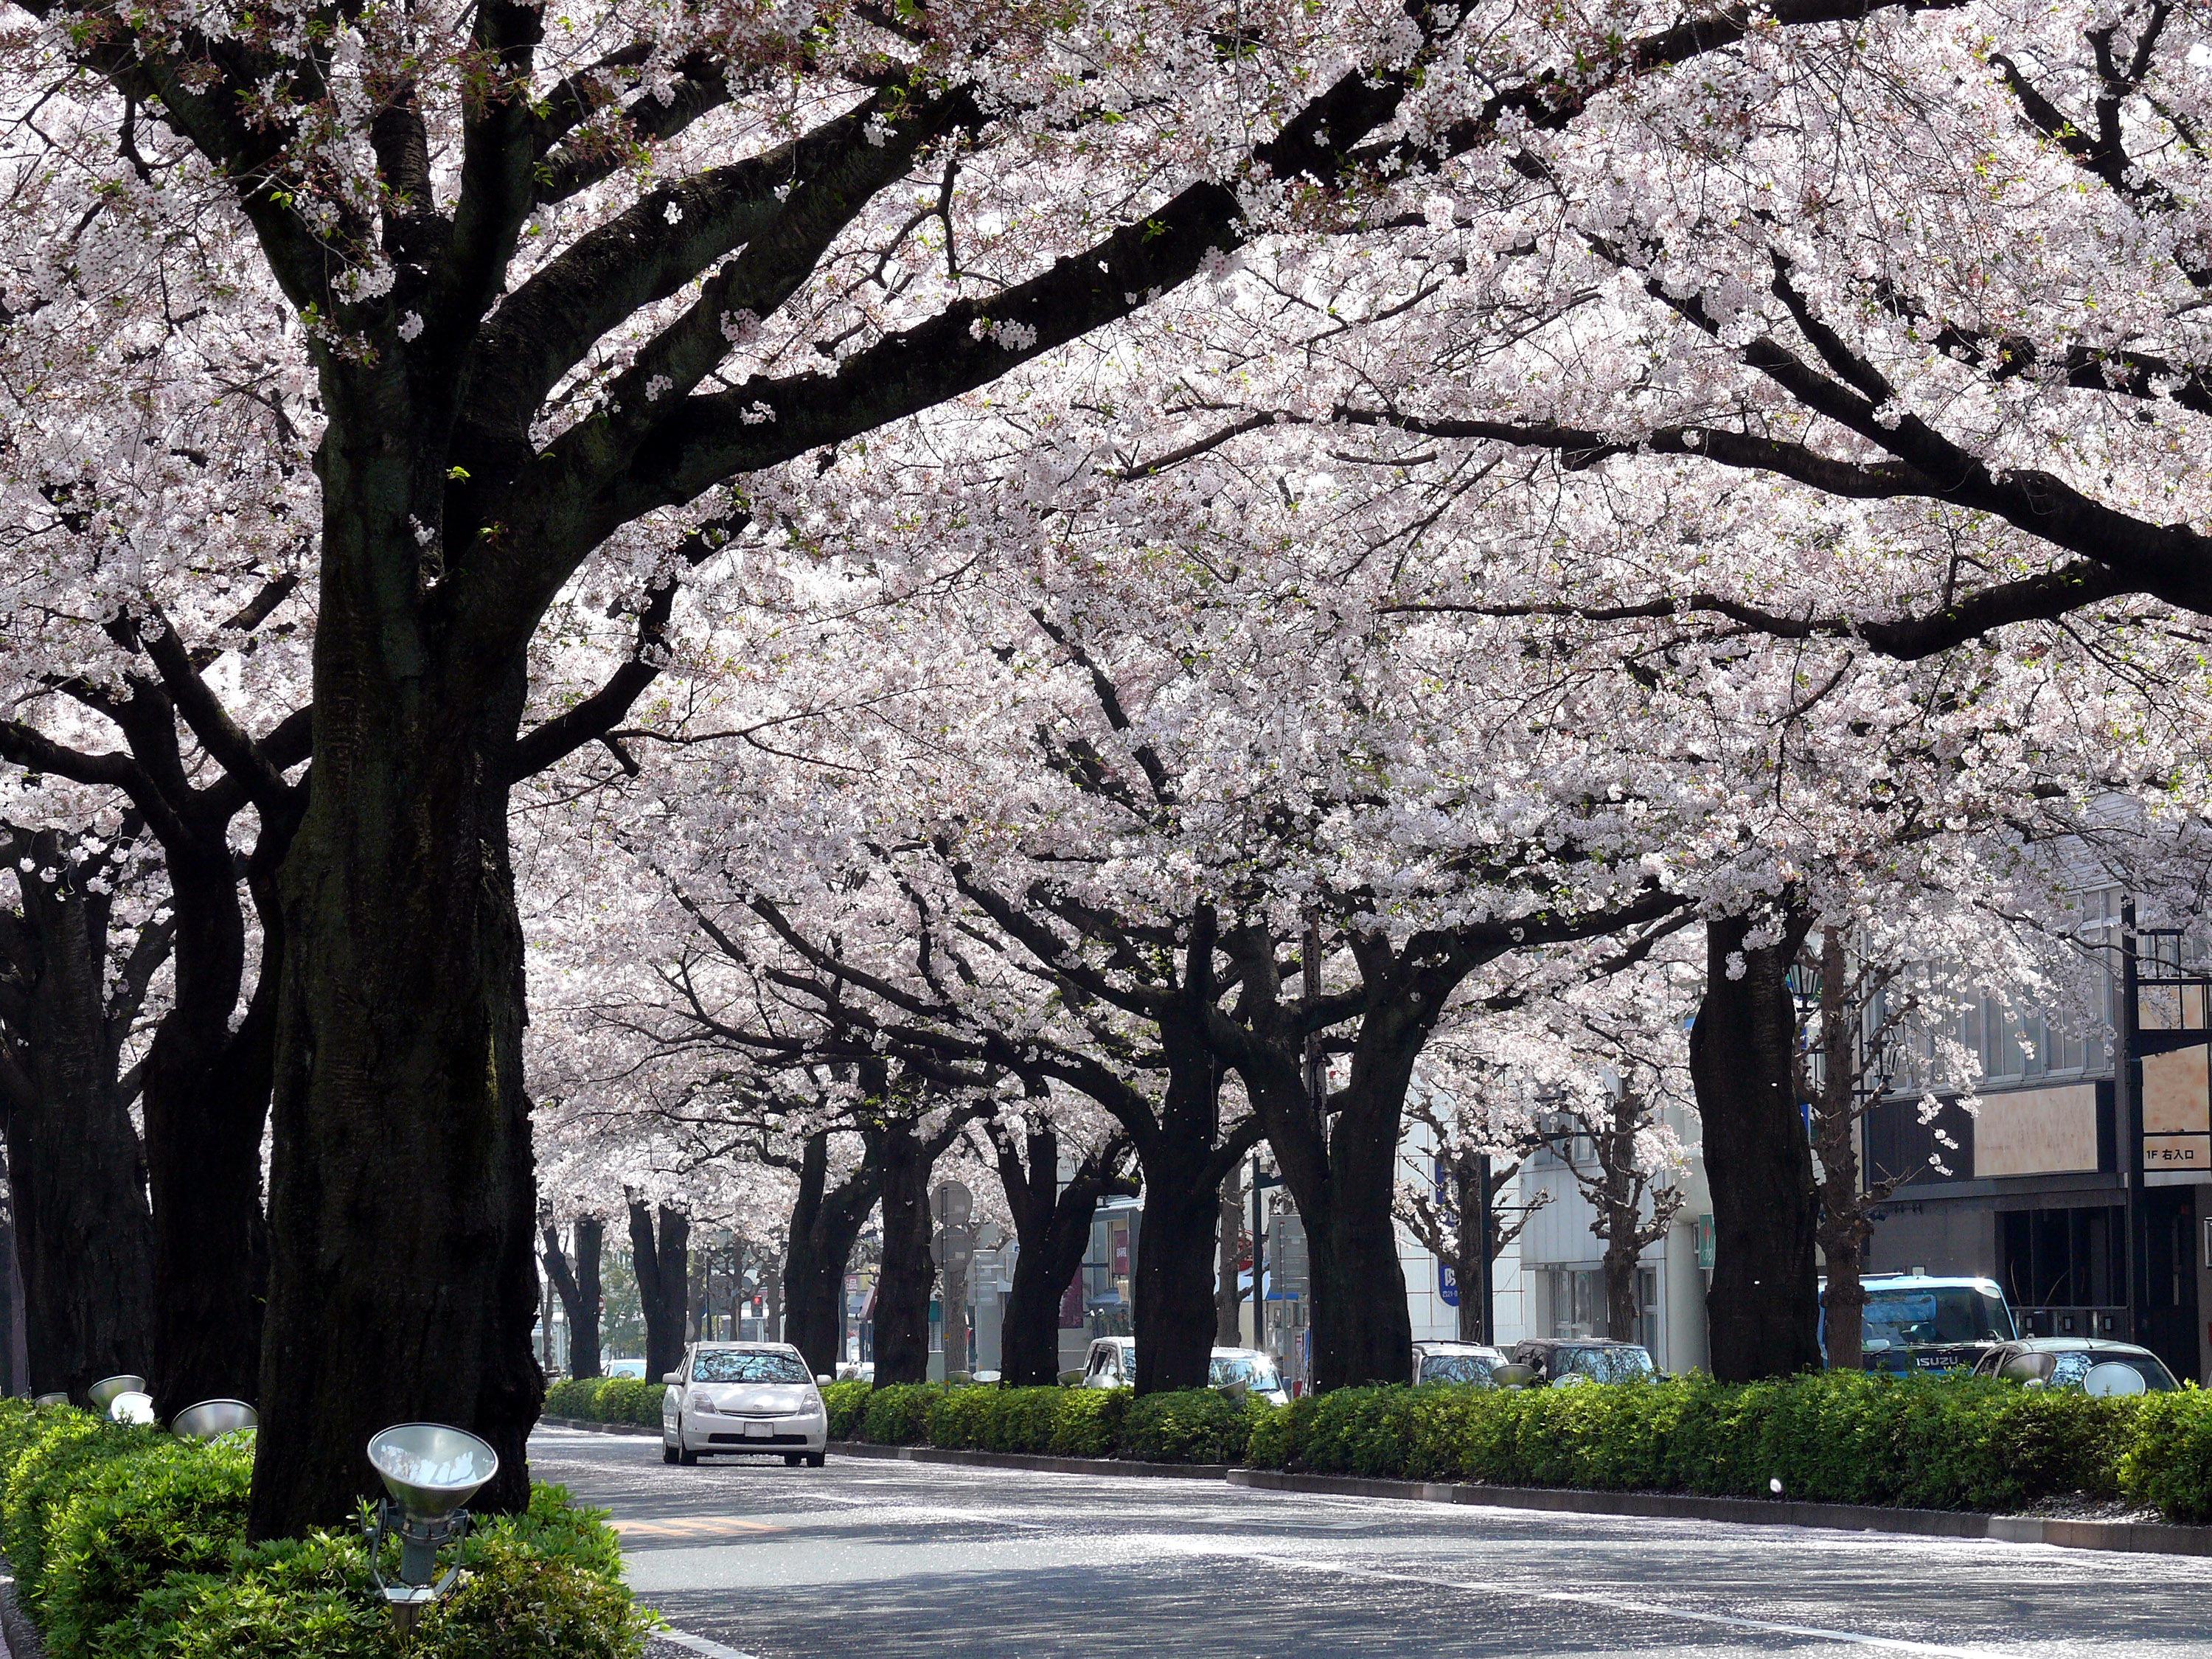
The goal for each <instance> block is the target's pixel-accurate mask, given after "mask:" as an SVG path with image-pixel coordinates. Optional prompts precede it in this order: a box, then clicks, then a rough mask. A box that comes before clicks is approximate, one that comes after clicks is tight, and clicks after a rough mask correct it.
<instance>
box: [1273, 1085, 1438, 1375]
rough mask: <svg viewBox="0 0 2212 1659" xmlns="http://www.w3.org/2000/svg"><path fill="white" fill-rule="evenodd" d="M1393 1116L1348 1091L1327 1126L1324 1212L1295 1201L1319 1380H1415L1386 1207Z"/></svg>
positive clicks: (1390, 1190)
mask: <svg viewBox="0 0 2212 1659" xmlns="http://www.w3.org/2000/svg"><path fill="white" fill-rule="evenodd" d="M1349 1093H1350V1091H1347V1094H1349ZM1401 1098H1402V1097H1401ZM1398 1121H1399V1114H1398V1113H1397V1111H1395V1110H1394V1109H1391V1108H1390V1103H1389V1102H1388V1101H1384V1100H1374V1099H1369V1100H1364V1101H1358V1102H1356V1103H1355V1102H1354V1101H1352V1100H1347V1102H1346V1105H1345V1107H1344V1109H1342V1110H1340V1112H1339V1113H1338V1114H1337V1115H1336V1121H1335V1122H1334V1124H1332V1125H1331V1126H1330V1134H1329V1160H1328V1162H1329V1170H1328V1183H1327V1185H1326V1187H1325V1188H1323V1189H1322V1194H1320V1198H1321V1202H1320V1203H1319V1204H1318V1205H1317V1206H1316V1208H1317V1209H1318V1210H1319V1211H1320V1213H1319V1214H1318V1215H1316V1214H1313V1213H1311V1212H1309V1210H1308V1208H1307V1205H1306V1202H1305V1201H1304V1200H1303V1199H1300V1200H1299V1202H1298V1212H1299V1214H1300V1216H1301V1217H1302V1218H1304V1221H1305V1225H1306V1250H1307V1255H1308V1257H1309V1260H1310V1263H1311V1267H1312V1273H1313V1375H1314V1386H1315V1388H1316V1389H1340V1388H1348V1387H1354V1386H1357V1385H1359V1384H1362V1383H1407V1382H1411V1381H1412V1380H1413V1316H1412V1314H1411V1312H1410V1311H1409V1310H1408V1309H1407V1304H1406V1269H1405V1264H1404V1263H1403V1262H1402V1261H1401V1260H1400V1259H1399V1255H1398V1232H1397V1227H1396V1225H1395V1221H1394V1219H1393V1217H1392V1204H1393V1200H1395V1196H1396V1192H1397V1184H1398V1182H1397V1154H1398V1134H1397V1130H1398ZM1292 1196H1293V1198H1297V1197H1298V1194H1296V1193H1295V1192H1294V1193H1293V1194H1292Z"/></svg>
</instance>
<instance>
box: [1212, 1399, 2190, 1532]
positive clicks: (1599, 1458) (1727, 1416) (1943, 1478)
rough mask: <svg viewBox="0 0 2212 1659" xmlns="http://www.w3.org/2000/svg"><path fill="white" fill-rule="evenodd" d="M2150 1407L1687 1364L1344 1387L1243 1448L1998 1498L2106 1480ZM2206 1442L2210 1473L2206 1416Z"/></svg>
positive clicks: (1555, 1478)
mask: <svg viewBox="0 0 2212 1659" xmlns="http://www.w3.org/2000/svg"><path fill="white" fill-rule="evenodd" d="M2196 1397H2197V1396H2195V1395H2193V1394H2187V1395H2171V1396H2166V1399H2167V1400H2170V1401H2191V1400H2192V1399H2194V1398H2196ZM2153 1408H2154V1407H2150V1406H2146V1405H2142V1404H2140V1403H2139V1402H2136V1401H2124V1400H2092V1399H2090V1398H2089V1397H2088V1396H2087V1395H2081V1394H2077V1393H2073V1392H2070V1391H2068V1390H2065V1389H2022V1388H2021V1387H2019V1386H2017V1385H2016V1384H2014V1383H1997V1382H1988V1381H1981V1382H1978V1381H1973V1380H1972V1379H1967V1378H1946V1379H1942V1380H1936V1379H1923V1378H1901V1379H1899V1378H1890V1377H1883V1376H1864V1375H1857V1374H1850V1373H1836V1372H1830V1373H1826V1374H1821V1375H1813V1376H1798V1377H1792V1378H1790V1379H1788V1380H1787V1381H1784V1382H1776V1383H1750V1384H1747V1385H1745V1386H1743V1387H1728V1386H1724V1385H1723V1384H1720V1383H1715V1382H1713V1381H1712V1380H1711V1378H1710V1377H1705V1376H1686V1377H1676V1378H1673V1379H1670V1380H1668V1381H1665V1382H1661V1383H1618V1384H1613V1385H1606V1384H1601V1383H1586V1384H1581V1385H1577V1386H1575V1387H1570V1388H1553V1389H1474V1388H1428V1389H1339V1390H1338V1391H1336V1392H1335V1393H1333V1394H1327V1395H1318V1396H1316V1397H1313V1398H1310V1399H1306V1400H1300V1401H1296V1402H1294V1403H1293V1404H1292V1405H1291V1407H1290V1408H1289V1409H1288V1410H1287V1411H1285V1412H1284V1413H1279V1415H1278V1416H1277V1417H1276V1418H1274V1419H1266V1420H1263V1422H1262V1423H1261V1425H1259V1426H1258V1427H1257V1428H1256V1429H1255V1433H1254V1435H1253V1437H1252V1440H1251V1443H1250V1448H1249V1454H1248V1455H1249V1456H1250V1458H1251V1459H1252V1461H1253V1462H1255V1464H1260V1465H1262V1466H1265V1467H1272V1468H1300V1469H1310V1470H1312V1471H1314V1472H1316V1473H1317V1474H1361V1475H1370V1476H1385V1477H1396V1478H1400V1479H1405V1480H1476V1481H1483V1482H1486V1483H1488V1484H1491V1485H1496V1486H1580V1487H1588V1488H1594V1489H1596V1490H1600V1491H1612V1492H1626V1491H1642V1492H1701V1493H1710V1494H1715V1495H1720V1496H1733V1497H1743V1498H1764V1497H1768V1496H1771V1495H1772V1494H1773V1486H1772V1484H1771V1483H1772V1482H1774V1481H1777V1480H1779V1481H1780V1482H1781V1483H1782V1493H1783V1495H1784V1496H1786V1497H1790V1498H1802V1499H1806V1500H1808V1501H1813V1502H1820V1503H1838V1504H1893V1505H1902V1506H1905V1507H1908V1508H1914V1509H1953V1510H1994V1511H1999V1512H2002V1511H2005V1510H2017V1509H2020V1508H2021V1507H2023V1506H2024V1505H2027V1504H2033V1503H2035V1502H2037V1501H2038V1500H2039V1499H2042V1498H2051V1497H2057V1496H2063V1495H2066V1494H2069V1493H2073V1492H2086V1493H2088V1494H2090V1495H2091V1496H2094V1497H2105V1496H2109V1495H2111V1494H2112V1492H2115V1491H2117V1490H2118V1477H2119V1474H2120V1469H2121V1466H2122V1462H2123V1459H2122V1455H2121V1454H2122V1452H2123V1450H2124V1449H2125V1448H2127V1447H2128V1446H2130V1444H2133V1443H2135V1440H2136V1436H2137V1435H2138V1433H2139V1432H2140V1431H2139V1429H2138V1428H2137V1426H2136V1425H2137V1424H2138V1422H2139V1421H2140V1420H2141V1419H2140V1418H2139V1413H2142V1412H2143V1411H2146V1410H2150V1409H2153ZM2165 1409H2166V1410H2168V1411H2170V1412H2171V1411H2176V1410H2185V1407H2165ZM2204 1455H2205V1458H2206V1462H2207V1465H2208V1468H2207V1471H2206V1474H2207V1475H2208V1476H2212V1418H2208V1419H2207V1429H2206V1440H2205V1454H2204ZM2144 1462H2145V1467H2146V1468H2150V1467H2156V1468H2160V1469H2166V1468H2171V1467H2172V1459H2171V1458H2169V1457H2167V1456H2166V1455H2165V1454H2164V1453H2163V1452H2160V1454H2159V1455H2156V1456H2155V1457H2153V1456H2149V1455H2146V1457H2145V1460H2144ZM2146 1479H2147V1480H2148V1476H2147V1477H2146ZM2199 1489H2200V1490H2203V1489H2208V1488H2206V1487H2204V1486H2202V1485H2200V1486H2199ZM2147 1501H2148V1500H2147ZM2161 1507H2167V1508H2168V1509H2169V1512H2178V1511H2174V1510H2172V1506H2171V1504H2168V1503H2166V1502H2161Z"/></svg>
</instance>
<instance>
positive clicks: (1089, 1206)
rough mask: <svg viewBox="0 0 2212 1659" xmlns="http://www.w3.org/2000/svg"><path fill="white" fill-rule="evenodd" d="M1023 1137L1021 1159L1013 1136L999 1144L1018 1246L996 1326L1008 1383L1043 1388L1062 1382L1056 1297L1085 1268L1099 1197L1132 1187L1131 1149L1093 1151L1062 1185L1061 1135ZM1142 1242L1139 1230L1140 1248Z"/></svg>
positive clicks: (1045, 1132)
mask: <svg viewBox="0 0 2212 1659" xmlns="http://www.w3.org/2000/svg"><path fill="white" fill-rule="evenodd" d="M1027 1139H1028V1144H1027V1146H1026V1148H1025V1149H1024V1150H1025V1153H1026V1157H1025V1158H1024V1156H1022V1155H1018V1154H1017V1153H1016V1152H1015V1151H1014V1148H1013V1145H1012V1142H1011V1141H1001V1142H1000V1143H999V1145H998V1152H999V1178H1000V1182H1001V1183H1002V1184H1004V1185H1005V1187H1006V1206H1007V1208H1008V1209H1009V1210H1011V1211H1012V1214H1013V1220H1014V1238H1015V1241H1016V1243H1017V1244H1018V1249H1017V1250H1016V1252H1015V1255H1014V1282H1013V1285H1012V1287H1011V1288H1010V1289H1009V1291H1007V1294H1006V1318H1005V1321H1004V1322H1003V1323H1002V1324H1001V1325H1000V1328H999V1367H1000V1375H1001V1376H1003V1377H1004V1378H1005V1379H1006V1383H1007V1384H1008V1386H1010V1387H1012V1388H1047V1387H1049V1386H1050V1385H1051V1384H1053V1383H1056V1382H1058V1381H1059V1380H1060V1299H1061V1298H1062V1297H1065V1296H1066V1294H1067V1286H1068V1282H1069V1281H1070V1280H1071V1279H1073V1278H1074V1277H1075V1275H1076V1274H1077V1273H1079V1272H1080V1271H1081V1270H1082V1267H1083V1258H1084V1256H1085V1254H1086V1253H1087V1251H1088V1250H1089V1248H1090V1244H1091V1221H1092V1219H1093V1218H1095V1217H1096V1216H1097V1213H1098V1201H1099V1200H1100V1199H1101V1198H1103V1197H1104V1196H1105V1194H1107V1193H1108V1192H1109V1191H1116V1190H1120V1191H1127V1190H1131V1189H1130V1188H1128V1186H1127V1183H1126V1182H1125V1181H1124V1179H1123V1177H1122V1176H1121V1164H1122V1160H1123V1158H1125V1157H1126V1156H1127V1150H1128V1146H1127V1142H1126V1141H1121V1140H1116V1141H1115V1142H1113V1143H1112V1144H1110V1145H1109V1146H1106V1147H1104V1148H1103V1149H1102V1150H1101V1151H1099V1152H1093V1153H1092V1154H1091V1156H1090V1157H1088V1158H1085V1159H1084V1160H1083V1162H1082V1163H1081V1164H1078V1165H1077V1166H1076V1169H1075V1172H1074V1174H1073V1176H1070V1177H1069V1179H1068V1182H1067V1185H1066V1187H1065V1188H1062V1187H1060V1184H1059V1183H1060V1137H1059V1136H1058V1135H1057V1134H1056V1133H1054V1132H1053V1130H1052V1129H1051V1127H1049V1126H1048V1127H1044V1128H1042V1129H1037V1130H1033V1131H1031V1132H1030V1134H1029V1136H1028V1138H1027ZM1025 1164H1026V1167H1024V1165H1025ZM1143 1244H1144V1240H1143V1237H1141V1235H1140V1236H1139V1239H1138V1247H1139V1250H1141V1249H1142V1248H1143Z"/></svg>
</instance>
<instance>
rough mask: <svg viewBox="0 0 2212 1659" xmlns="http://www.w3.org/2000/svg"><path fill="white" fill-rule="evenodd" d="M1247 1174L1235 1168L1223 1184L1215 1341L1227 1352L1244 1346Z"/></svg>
mask: <svg viewBox="0 0 2212 1659" xmlns="http://www.w3.org/2000/svg"><path fill="white" fill-rule="evenodd" d="M1243 1240H1244V1182H1243V1165H1242V1164H1236V1165H1233V1166H1232V1167H1231V1170H1230V1171H1229V1174H1228V1175H1227V1176H1226V1177H1225V1178H1224V1179H1223V1181H1222V1183H1221V1221H1220V1237H1219V1241H1218V1243H1217V1244H1216V1245H1215V1247H1214V1255H1213V1341H1214V1346H1217V1347H1223V1348H1237V1347H1242V1346H1243V1344H1244V1327H1243V1320H1242V1319H1241V1318H1240V1317H1239V1315H1240V1313H1241V1312H1242V1310H1243V1306H1244V1297H1243V1291H1241V1290H1240V1289H1239V1288H1238V1286H1237V1269H1238V1267H1240V1266H1241V1265H1242V1262H1243Z"/></svg>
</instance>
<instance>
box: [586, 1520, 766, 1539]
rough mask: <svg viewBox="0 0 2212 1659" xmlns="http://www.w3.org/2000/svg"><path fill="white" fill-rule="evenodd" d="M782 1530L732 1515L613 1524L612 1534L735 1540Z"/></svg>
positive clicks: (639, 1536)
mask: <svg viewBox="0 0 2212 1659" xmlns="http://www.w3.org/2000/svg"><path fill="white" fill-rule="evenodd" d="M782 1530H783V1528H781V1527H772V1526H770V1525H769V1523H768V1522H765V1521H747V1520H744V1519H741V1518H740V1517H738V1516H734V1515H671V1516H661V1517H659V1518H658V1519H654V1520H647V1521H617V1522H615V1533H616V1534H617V1536H618V1537H623V1538H735V1537H738V1536H739V1535H741V1534H745V1533H754V1532H781V1531H782Z"/></svg>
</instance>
